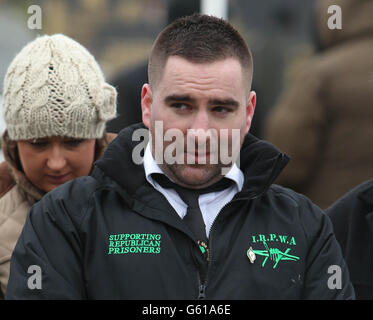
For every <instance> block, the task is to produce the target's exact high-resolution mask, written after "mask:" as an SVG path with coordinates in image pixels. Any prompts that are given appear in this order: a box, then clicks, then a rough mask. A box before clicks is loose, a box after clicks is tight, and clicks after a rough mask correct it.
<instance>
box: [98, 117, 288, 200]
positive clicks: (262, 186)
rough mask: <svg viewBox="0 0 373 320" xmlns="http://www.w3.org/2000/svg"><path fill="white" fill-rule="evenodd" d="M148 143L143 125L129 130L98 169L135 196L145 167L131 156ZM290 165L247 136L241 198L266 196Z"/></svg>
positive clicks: (273, 150) (272, 149)
mask: <svg viewBox="0 0 373 320" xmlns="http://www.w3.org/2000/svg"><path fill="white" fill-rule="evenodd" d="M137 129H142V130H144V131H142V132H143V138H144V139H143V141H142V142H138V141H139V140H137V141H134V139H133V133H134V132H135V130H137ZM148 140H149V136H148V130H147V129H146V128H145V126H144V125H143V124H136V125H132V126H130V127H127V128H125V129H123V130H122V131H121V132H120V133H119V134H118V137H117V138H116V139H115V140H114V141H113V142H112V143H111V144H110V145H109V146H108V148H107V150H106V151H105V153H104V155H103V157H102V158H100V160H98V161H97V162H96V163H95V165H96V166H97V167H98V168H100V169H101V170H102V171H103V172H104V173H105V174H106V175H107V176H109V177H110V178H111V179H113V180H114V181H115V182H117V183H118V184H119V185H120V186H121V187H122V188H123V189H125V190H126V191H127V192H128V193H129V194H135V193H136V192H137V190H138V189H139V188H140V187H141V185H143V184H144V183H147V182H146V178H145V172H144V167H143V164H142V163H137V164H136V163H134V161H133V159H132V158H133V157H132V156H133V153H134V152H135V151H136V152H138V150H139V147H140V146H139V143H142V146H143V151H144V149H145V146H146V144H147V142H148ZM143 151H142V156H143V154H144V153H143ZM288 161H289V158H288V157H287V156H286V155H285V154H284V153H281V152H280V151H278V150H277V149H276V148H275V147H274V146H273V145H271V144H270V143H268V142H265V141H263V140H259V139H257V138H256V137H254V136H253V135H251V134H248V135H247V136H246V137H245V139H244V143H243V145H242V148H241V153H240V168H241V170H242V171H243V173H244V177H245V180H244V185H243V189H242V191H241V193H240V195H241V196H242V197H258V196H260V195H261V194H263V193H264V192H265V191H266V190H267V189H268V188H269V186H270V185H271V184H272V183H273V181H274V180H275V179H276V178H277V176H278V175H279V174H280V172H281V171H282V169H283V168H284V167H285V166H286V164H287V163H288Z"/></svg>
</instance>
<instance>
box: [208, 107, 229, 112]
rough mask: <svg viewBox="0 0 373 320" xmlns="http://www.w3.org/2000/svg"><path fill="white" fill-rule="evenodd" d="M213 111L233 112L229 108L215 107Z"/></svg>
mask: <svg viewBox="0 0 373 320" xmlns="http://www.w3.org/2000/svg"><path fill="white" fill-rule="evenodd" d="M212 110H213V111H214V112H218V113H226V112H232V109H231V108H228V107H214V108H212Z"/></svg>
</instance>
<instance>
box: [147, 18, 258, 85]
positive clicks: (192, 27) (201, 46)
mask: <svg viewBox="0 0 373 320" xmlns="http://www.w3.org/2000/svg"><path fill="white" fill-rule="evenodd" d="M171 56H179V57H182V58H185V59H186V60H188V61H190V62H194V63H212V62H215V61H218V60H223V59H226V58H236V59H237V60H238V61H239V62H240V64H241V66H242V70H243V75H244V79H246V80H247V81H248V87H249V88H250V87H251V81H252V72H253V70H252V69H253V66H252V56H251V53H250V50H249V48H248V47H247V45H246V42H245V41H244V39H243V38H242V37H241V35H240V34H239V33H238V31H237V30H236V29H235V28H233V26H232V25H230V24H229V23H228V22H226V21H225V20H223V19H219V18H216V17H213V16H208V15H201V14H198V13H196V14H193V15H191V16H187V17H182V18H179V19H177V20H175V21H174V22H173V23H171V24H170V25H168V26H167V27H166V28H165V29H164V30H163V31H162V32H161V33H160V34H159V35H158V37H157V39H156V40H155V43H154V45H153V48H152V50H151V53H150V58H149V66H148V77H149V83H150V85H151V86H152V88H154V87H156V86H157V83H158V81H159V80H160V79H161V77H162V75H163V70H164V67H165V65H166V62H167V59H168V58H169V57H171Z"/></svg>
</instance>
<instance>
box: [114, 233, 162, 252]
mask: <svg viewBox="0 0 373 320" xmlns="http://www.w3.org/2000/svg"><path fill="white" fill-rule="evenodd" d="M160 252H161V235H160V234H151V233H119V234H111V235H109V248H108V253H107V254H128V253H153V254H156V253H160Z"/></svg>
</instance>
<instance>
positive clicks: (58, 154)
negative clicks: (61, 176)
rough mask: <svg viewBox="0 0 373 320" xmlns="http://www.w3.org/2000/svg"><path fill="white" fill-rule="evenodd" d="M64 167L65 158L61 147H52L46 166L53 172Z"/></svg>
mask: <svg viewBox="0 0 373 320" xmlns="http://www.w3.org/2000/svg"><path fill="white" fill-rule="evenodd" d="M65 165H66V158H65V155H64V152H63V150H62V148H61V147H58V146H57V147H52V149H51V151H50V154H49V155H48V160H47V166H48V167H49V168H50V169H52V170H55V171H58V170H62V169H63V168H64V167H65Z"/></svg>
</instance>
